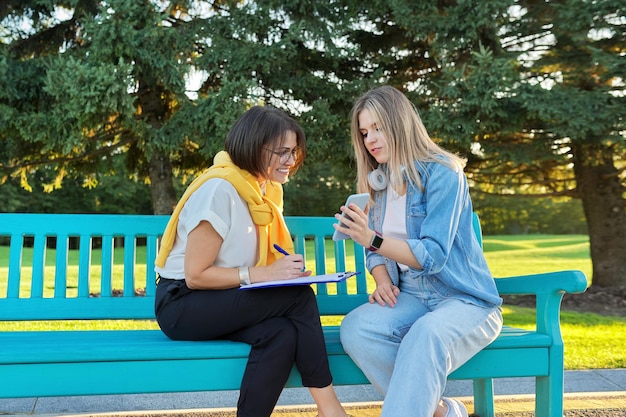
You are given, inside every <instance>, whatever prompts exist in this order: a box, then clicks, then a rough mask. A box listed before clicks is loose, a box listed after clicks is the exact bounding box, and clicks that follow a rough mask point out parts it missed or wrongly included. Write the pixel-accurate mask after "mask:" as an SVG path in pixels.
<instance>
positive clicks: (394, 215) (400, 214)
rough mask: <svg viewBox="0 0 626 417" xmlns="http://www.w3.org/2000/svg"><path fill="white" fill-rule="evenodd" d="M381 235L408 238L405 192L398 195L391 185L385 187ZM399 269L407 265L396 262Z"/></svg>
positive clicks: (406, 267)
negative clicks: (385, 200)
mask: <svg viewBox="0 0 626 417" xmlns="http://www.w3.org/2000/svg"><path fill="white" fill-rule="evenodd" d="M382 234H383V236H389V237H393V238H397V239H404V240H406V239H408V238H409V235H408V233H407V232H406V194H404V195H399V194H398V193H397V192H396V190H394V189H393V187H391V186H389V187H387V203H386V205H385V219H384V220H383V230H382ZM398 266H399V267H400V270H402V271H408V270H409V267H408V266H407V265H404V264H401V263H398Z"/></svg>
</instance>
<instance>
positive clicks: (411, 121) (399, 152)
mask: <svg viewBox="0 0 626 417" xmlns="http://www.w3.org/2000/svg"><path fill="white" fill-rule="evenodd" d="M363 110H368V111H369V112H370V113H371V114H372V117H373V118H374V120H375V121H376V124H377V125H378V127H379V128H382V131H383V133H384V135H383V136H384V137H385V139H386V144H387V147H388V150H389V161H388V163H387V170H386V171H387V173H386V175H387V177H388V180H389V182H390V184H391V185H392V186H395V187H400V186H401V185H402V183H403V181H404V176H403V174H404V175H405V176H406V177H407V179H408V181H410V182H412V183H414V184H416V185H417V186H418V187H419V188H420V189H423V186H422V181H421V178H420V174H419V171H418V170H417V167H416V164H418V165H422V166H423V164H424V163H426V162H437V163H440V164H444V165H446V166H448V167H450V169H453V170H455V171H457V170H459V169H463V166H464V165H465V162H464V161H463V160H462V159H461V158H459V157H458V156H456V155H454V154H453V153H451V152H448V151H446V150H445V149H443V148H441V147H440V146H439V145H437V144H436V143H435V142H433V140H432V139H431V138H430V136H429V135H428V132H427V131H426V127H424V124H423V123H422V119H421V118H420V116H419V113H418V112H417V109H416V108H415V106H414V105H413V103H411V102H410V101H409V99H408V98H407V97H406V96H405V95H404V94H403V93H402V92H400V91H399V90H397V89H396V88H394V87H391V86H382V87H378V88H375V89H373V90H370V91H368V92H367V93H365V94H364V95H363V96H361V97H360V98H359V99H357V100H356V102H355V103H354V106H353V107H352V112H351V113H352V123H351V126H350V131H351V137H352V145H353V146H354V151H355V153H356V161H357V190H358V192H360V193H366V192H369V193H370V194H373V190H372V188H371V187H370V185H369V183H368V181H367V176H368V175H369V173H370V172H371V171H372V170H374V169H376V168H377V167H378V162H376V159H374V157H373V156H371V155H370V153H369V152H368V151H367V149H366V147H365V144H364V143H363V135H362V134H361V131H360V129H359V114H360V113H361V111H363ZM403 171H404V173H403Z"/></svg>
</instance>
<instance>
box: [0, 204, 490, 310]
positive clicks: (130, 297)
mask: <svg viewBox="0 0 626 417" xmlns="http://www.w3.org/2000/svg"><path fill="white" fill-rule="evenodd" d="M168 219H169V216H151V215H125V214H120V215H108V214H25V213H0V320H4V321H13V320H71V319H152V318H154V295H155V289H156V283H155V280H156V274H155V272H154V270H153V265H154V259H155V257H156V254H157V248H158V240H159V238H160V236H161V235H162V233H163V230H164V229H165V226H166V224H167V221H168ZM286 221H287V225H288V227H289V230H290V231H291V233H292V235H293V238H294V243H295V250H296V252H297V253H301V254H303V255H304V257H305V261H306V262H307V267H308V268H309V269H312V270H313V271H314V273H315V274H318V275H320V274H325V273H331V272H342V271H356V272H359V273H358V274H357V275H356V276H354V277H351V278H349V279H348V280H346V281H344V282H341V283H338V284H334V283H333V284H319V285H317V286H316V293H317V300H318V304H319V308H320V313H321V315H343V314H346V313H347V312H349V311H350V310H352V309H353V308H355V307H356V306H358V305H361V304H362V303H364V302H366V300H367V296H368V289H367V274H366V268H365V250H364V249H363V247H361V246H360V245H359V244H356V243H354V242H353V241H352V240H351V239H348V240H344V241H339V242H335V241H333V240H332V239H331V236H332V233H333V232H334V229H333V227H332V224H333V223H335V222H336V220H335V219H334V218H333V217H289V216H288V217H286ZM474 227H475V230H476V232H477V236H478V237H479V240H480V224H479V222H478V218H477V217H476V216H475V217H474ZM7 245H8V260H6V258H7V255H6V252H7ZM2 251H4V252H2ZM3 259H4V261H3Z"/></svg>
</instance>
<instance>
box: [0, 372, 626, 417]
mask: <svg viewBox="0 0 626 417" xmlns="http://www.w3.org/2000/svg"><path fill="white" fill-rule="evenodd" d="M172 377H174V378H175V377H177V376H172ZM336 388H337V393H338V395H339V399H340V400H341V402H342V403H344V404H352V405H354V406H358V404H363V405H364V406H369V405H372V404H374V405H377V404H378V405H379V404H380V401H382V397H381V395H380V394H379V393H378V392H377V391H376V390H375V389H374V388H372V387H371V386H369V385H357V386H346V387H336ZM0 389H1V388H0ZM494 390H495V393H496V395H497V396H506V399H503V400H506V401H509V402H510V401H515V399H518V400H519V404H522V403H523V402H524V401H525V402H528V398H529V397H528V395H529V394H532V393H533V392H534V379H533V378H503V379H496V380H495V381H494ZM565 392H566V400H567V399H568V398H570V397H571V398H574V397H579V395H577V394H581V396H582V397H584V398H586V399H588V400H586V401H592V400H590V399H591V398H596V399H595V400H593V401H595V402H596V403H598V402H599V403H600V406H602V401H603V398H618V399H620V398H621V399H622V401H621V402H617V403H616V404H618V406H617V407H619V408H624V409H626V369H604V370H602V369H596V370H588V371H566V372H565ZM520 395H521V397H520ZM237 396H238V392H237V391H217V392H194V393H176V394H131V395H103V396H79V397H42V398H17V399H0V415H2V416H3V417H6V416H28V415H40V416H42V415H49V416H58V415H67V414H70V415H77V414H83V415H85V414H98V413H111V414H115V415H120V414H125V415H135V416H138V415H154V414H176V415H193V414H204V415H205V416H206V415H208V414H211V415H220V413H219V412H218V410H224V409H232V408H233V407H234V406H235V405H236V403H237ZM446 396H449V397H464V398H469V399H470V400H471V397H472V383H471V381H450V382H449V383H448V388H447V390H446ZM525 397H526V399H525ZM593 401H592V402H593ZM311 403H312V400H311V396H310V395H309V392H308V390H306V389H304V388H289V389H286V390H285V391H284V392H283V394H282V395H281V397H280V400H279V402H278V405H279V406H280V407H279V408H280V409H281V410H283V411H285V412H289V411H290V410H295V409H298V408H302V409H303V410H304V409H306V408H307V407H309V405H310V404H311ZM590 404H591V402H590ZM607 404H608V405H607V408H614V407H613V405H614V404H615V403H610V404H609V403H607ZM300 406H301V407H300ZM516 407H517V410H519V411H524V409H523V406H522V405H517V406H516ZM216 413H217V414H216ZM309 414H310V413H308V412H307V413H302V414H300V413H297V414H292V415H301V416H308V415H309ZM221 415H227V414H221ZM281 415H282V413H281ZM311 415H314V413H313V414H311ZM359 415H362V416H366V415H367V414H364V413H359ZM372 415H374V414H372ZM615 415H624V416H626V410H624V413H623V414H615Z"/></svg>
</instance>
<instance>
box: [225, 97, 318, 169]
mask: <svg viewBox="0 0 626 417" xmlns="http://www.w3.org/2000/svg"><path fill="white" fill-rule="evenodd" d="M289 131H291V132H294V133H295V134H296V142H297V149H298V152H296V158H295V164H294V166H293V167H292V168H291V170H290V172H289V173H290V174H293V173H295V172H296V171H297V169H298V167H299V166H300V165H301V164H302V162H304V158H305V156H306V136H305V135H304V130H303V129H302V127H301V126H300V125H299V124H298V122H296V121H295V120H294V119H292V118H291V117H290V116H289V115H288V114H287V113H285V112H284V111H282V110H279V109H277V108H275V107H271V106H254V107H251V108H250V109H249V110H248V111H246V112H245V113H244V114H243V115H242V116H241V117H240V118H239V120H237V121H236V122H235V124H234V125H233V127H232V128H231V129H230V132H228V136H227V137H226V143H225V145H224V148H225V149H226V152H228V154H229V155H230V159H231V160H232V161H233V163H234V164H235V165H237V166H238V167H239V168H242V169H245V170H246V171H248V172H250V173H251V174H252V175H254V176H257V177H258V176H262V177H267V165H266V163H265V161H264V159H263V158H262V157H261V155H263V148H268V147H274V146H275V145H276V141H278V146H279V147H280V146H281V145H282V144H283V143H284V141H285V136H286V134H287V132H289Z"/></svg>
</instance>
